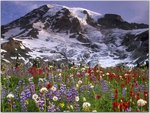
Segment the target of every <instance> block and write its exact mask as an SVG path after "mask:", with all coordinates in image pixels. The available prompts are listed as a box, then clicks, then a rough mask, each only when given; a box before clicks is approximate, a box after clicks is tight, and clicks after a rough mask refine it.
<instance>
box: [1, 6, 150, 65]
mask: <svg viewBox="0 0 150 113" xmlns="http://www.w3.org/2000/svg"><path fill="white" fill-rule="evenodd" d="M148 27H149V26H148V25H145V24H137V23H128V22H126V21H125V20H123V19H122V17H121V16H120V15H116V14H105V15H101V14H99V13H96V12H93V11H90V10H87V9H83V8H69V7H66V6H60V5H49V4H48V5H44V6H41V7H39V8H37V9H34V10H33V11H31V12H29V13H28V14H26V15H25V16H23V17H21V18H19V19H17V20H15V21H13V22H11V23H9V24H7V25H3V26H1V30H2V34H1V37H2V38H1V48H2V49H1V55H2V60H3V61H5V62H11V61H13V60H14V59H15V58H16V56H17V55H18V56H19V58H20V59H22V61H24V62H25V63H27V62H28V61H30V59H33V58H41V59H43V60H44V61H52V60H56V61H61V60H67V61H72V62H75V63H76V64H79V63H80V62H84V63H88V64H90V65H91V66H94V65H96V64H100V65H101V66H103V67H108V66H115V65H118V64H122V63H123V64H127V65H135V64H136V63H137V62H139V63H144V61H145V60H148V55H149V54H148V52H149V51H148V50H149V48H148V47H149V43H148V40H149V34H148V33H149V32H148V30H149V29H148Z"/></svg>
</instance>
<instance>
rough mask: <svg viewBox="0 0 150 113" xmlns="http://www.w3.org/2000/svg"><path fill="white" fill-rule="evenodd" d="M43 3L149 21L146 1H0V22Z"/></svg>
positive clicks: (18, 15) (131, 19)
mask: <svg viewBox="0 0 150 113" xmlns="http://www.w3.org/2000/svg"><path fill="white" fill-rule="evenodd" d="M43 4H59V5H65V6H68V7H82V8H86V9H89V10H92V11H95V12H98V13H101V14H106V13H113V14H119V15H121V16H122V18H123V19H124V20H126V21H128V22H137V23H146V24H148V23H149V18H148V17H149V2H148V1H2V2H1V24H7V23H9V22H11V21H13V20H15V19H17V18H19V17H21V16H24V15H25V14H26V13H28V12H29V11H31V10H33V9H35V8H38V7H39V6H41V5H43Z"/></svg>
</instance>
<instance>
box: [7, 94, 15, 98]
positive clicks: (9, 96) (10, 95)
mask: <svg viewBox="0 0 150 113" xmlns="http://www.w3.org/2000/svg"><path fill="white" fill-rule="evenodd" d="M14 97H15V96H14V95H13V94H12V93H9V94H8V95H7V98H9V99H11V98H14Z"/></svg>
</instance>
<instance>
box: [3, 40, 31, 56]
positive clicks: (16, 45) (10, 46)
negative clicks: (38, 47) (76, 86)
mask: <svg viewBox="0 0 150 113" xmlns="http://www.w3.org/2000/svg"><path fill="white" fill-rule="evenodd" d="M21 46H23V45H22V42H21V41H18V40H14V39H13V38H12V39H10V41H9V42H6V43H3V44H2V45H1V48H2V49H4V50H5V51H7V52H6V53H5V54H4V53H2V55H3V54H4V57H5V58H6V59H10V56H13V57H16V56H17V55H18V54H20V55H21V56H22V57H29V55H26V53H28V52H29V51H30V49H29V48H27V47H23V48H22V47H21Z"/></svg>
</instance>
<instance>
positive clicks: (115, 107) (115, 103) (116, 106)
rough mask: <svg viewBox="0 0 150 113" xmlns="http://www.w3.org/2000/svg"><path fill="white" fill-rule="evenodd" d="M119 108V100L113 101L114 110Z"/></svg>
mask: <svg viewBox="0 0 150 113" xmlns="http://www.w3.org/2000/svg"><path fill="white" fill-rule="evenodd" d="M117 108H118V102H113V107H112V109H113V110H114V111H116V109H117Z"/></svg>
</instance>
